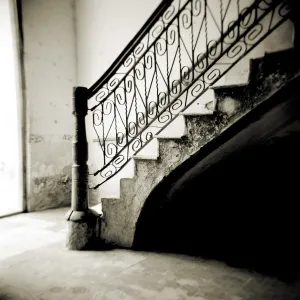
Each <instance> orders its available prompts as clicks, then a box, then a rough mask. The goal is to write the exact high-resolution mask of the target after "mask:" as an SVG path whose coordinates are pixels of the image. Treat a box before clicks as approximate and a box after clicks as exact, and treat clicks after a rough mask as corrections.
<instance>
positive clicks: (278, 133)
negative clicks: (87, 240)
mask: <svg viewBox="0 0 300 300" xmlns="http://www.w3.org/2000/svg"><path fill="white" fill-rule="evenodd" d="M293 101H297V102H298V103H299V101H298V97H296V98H295V99H294V100H293ZM278 111H281V112H282V110H278ZM294 112H295V115H293V113H291V114H290V115H291V119H290V120H289V121H287V122H285V123H284V125H282V126H280V127H278V128H276V126H273V125H272V124H271V123H270V122H271V119H270V118H269V119H268V118H265V119H263V118H262V122H267V123H268V124H269V123H270V124H269V126H270V127H272V126H273V127H274V130H272V131H269V134H268V135H266V136H264V138H263V139H258V140H256V141H255V143H251V145H248V146H247V147H241V148H238V147H237V148H236V149H235V151H231V152H226V151H225V152H226V155H225V154H224V155H223V154H222V153H221V154H220V155H219V156H220V157H221V159H219V160H211V163H210V162H209V160H208V162H207V164H206V166H205V167H203V165H202V167H201V166H200V165H201V162H200V163H199V166H198V167H197V165H195V166H194V167H193V168H192V169H191V170H189V171H187V172H186V173H185V174H183V175H182V176H181V177H180V178H179V179H177V180H176V181H173V182H171V181H169V182H168V179H166V181H165V184H162V185H160V186H159V187H158V188H157V189H156V190H155V191H154V192H153V193H152V195H151V196H150V197H149V199H148V200H147V203H146V204H147V206H146V205H145V210H144V211H143V213H142V214H141V218H140V220H139V223H138V227H137V231H136V237H135V243H134V245H135V247H136V248H138V249H143V250H152V251H167V252H176V253H187V254H192V255H200V256H203V257H207V258H214V259H221V260H224V261H226V262H228V263H229V264H231V265H233V266H236V267H243V268H249V269H254V270H256V271H260V272H263V273H267V274H271V275H274V276H277V277H280V278H282V279H292V278H294V277H295V276H296V274H297V272H298V269H299V266H300V246H299V241H298V239H299V238H298V237H299V231H300V226H299V225H300V218H299V214H300V211H299V203H298V202H299V198H300V197H299V189H300V183H299V178H300V175H299V172H300V118H299V114H300V111H299V110H296V111H295V110H294ZM275 116H276V114H275V115H274V117H275ZM295 116H296V118H295ZM255 130H258V131H262V130H265V128H263V127H261V126H258V129H255ZM253 132H254V131H253ZM253 132H252V133H253ZM253 134H254V133H253ZM252 137H253V135H252V136H251V138H252ZM249 140H250V137H249ZM238 141H239V140H238V139H237V141H235V143H236V142H238ZM224 149H225V148H224ZM225 152H224V153H225ZM222 155H223V158H222Z"/></svg>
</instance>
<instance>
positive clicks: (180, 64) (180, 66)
mask: <svg viewBox="0 0 300 300" xmlns="http://www.w3.org/2000/svg"><path fill="white" fill-rule="evenodd" d="M177 22H178V51H179V54H178V55H179V59H178V60H179V69H180V84H182V62H181V47H180V20H179V16H178V18H177Z"/></svg>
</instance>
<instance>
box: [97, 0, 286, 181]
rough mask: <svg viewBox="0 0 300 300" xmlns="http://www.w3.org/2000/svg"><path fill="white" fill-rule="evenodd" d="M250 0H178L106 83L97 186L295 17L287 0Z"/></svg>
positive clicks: (100, 106)
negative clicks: (272, 33)
mask: <svg viewBox="0 0 300 300" xmlns="http://www.w3.org/2000/svg"><path fill="white" fill-rule="evenodd" d="M248 2H249V5H248V6H247V7H242V6H241V5H242V1H240V0H231V1H225V0H211V1H207V0H185V1H179V0H174V1H173V2H172V3H171V5H170V6H169V7H168V8H166V10H165V11H164V12H163V13H162V14H161V16H160V18H159V19H158V21H156V22H155V23H153V24H154V25H153V26H152V28H150V29H149V30H148V31H147V32H146V33H145V34H144V36H143V37H142V38H141V40H140V41H139V42H138V43H137V44H136V46H135V47H134V49H133V50H132V52H131V53H129V54H128V55H127V56H126V57H125V58H124V60H123V63H122V66H121V67H120V69H119V70H118V71H117V72H116V73H114V74H112V75H111V76H110V77H109V78H108V80H107V81H106V82H105V83H104V84H103V86H101V88H99V90H98V92H97V94H96V95H95V97H94V98H93V101H94V102H95V104H94V106H92V108H91V110H92V120H93V127H94V130H95V132H96V134H97V137H98V140H99V143H100V149H101V151H102V156H103V157H104V159H103V165H102V166H101V168H100V169H99V170H98V171H96V172H95V173H94V175H95V176H98V177H97V178H99V181H100V183H99V184H98V185H97V186H96V187H98V186H100V185H101V184H102V183H104V182H105V181H107V180H108V179H109V178H111V177H112V176H114V175H115V174H116V173H118V172H119V171H120V170H121V169H122V168H123V167H124V166H125V165H126V163H127V162H128V161H129V160H130V159H131V157H132V156H133V155H135V154H136V153H137V152H138V151H140V150H141V149H142V148H143V147H144V146H145V145H147V144H148V143H149V142H150V141H151V140H152V139H153V138H154V136H155V135H156V134H158V133H159V132H160V131H162V130H163V129H164V128H165V127H166V126H168V124H170V122H172V121H173V120H174V119H175V118H176V117H177V116H178V114H179V113H180V112H182V111H183V110H185V109H186V108H187V107H188V106H189V105H191V104H192V103H193V102H194V101H195V100H196V99H198V98H199V97H200V96H202V95H203V94H204V93H205V92H206V91H207V89H208V88H209V87H210V86H211V85H213V84H214V83H215V82H216V81H217V80H219V79H220V78H221V77H222V76H223V74H225V73H226V72H227V71H228V70H229V69H230V68H232V67H233V66H234V65H235V64H236V63H237V62H238V61H239V60H240V59H242V58H243V57H244V56H245V55H246V54H247V53H248V52H249V51H251V49H253V47H255V46H256V45H257V44H258V43H259V42H260V41H261V40H263V39H264V38H265V37H267V36H268V35H269V34H270V33H271V32H272V31H273V30H274V29H275V28H276V27H277V26H279V25H280V24H282V23H283V22H284V21H285V20H286V19H287V16H288V13H289V6H288V5H287V1H284V0H282V1H272V0H248ZM213 3H218V5H217V6H213ZM234 9H236V13H234V12H233V10H234ZM268 14H271V15H272V17H271V18H269V19H268V18H267V17H266V16H268ZM234 16H237V17H234ZM264 20H270V21H267V22H269V23H268V24H266V22H265V23H264ZM211 28H215V31H213V30H212V29H211ZM224 61H225V63H224ZM91 101H92V100H91Z"/></svg>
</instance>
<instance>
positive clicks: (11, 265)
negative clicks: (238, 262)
mask: <svg viewBox="0 0 300 300" xmlns="http://www.w3.org/2000/svg"><path fill="white" fill-rule="evenodd" d="M66 211H67V209H57V210H51V211H44V212H40V213H32V214H23V215H18V216H13V217H8V218H5V219H0V299H1V300H8V299H9V300H21V299H22V300H36V299H39V300H50V299H51V300H52V299H53V300H54V299H64V300H66V299H72V300H83V299H84V300H85V299H92V300H98V299H101V300H118V299H126V300H134V299H137V300H151V299H153V300H154V299H155V300H185V299H189V300H213V299H214V300H216V299H217V300H221V299H223V300H244V299H248V300H251V299H252V300H253V299H255V300H269V299H275V298H276V299H278V300H294V299H300V298H297V297H299V296H300V293H299V285H298V284H291V285H287V284H285V283H282V282H280V281H278V280H276V279H274V278H268V277H265V276H262V275H260V274H257V273H250V272H248V271H246V270H239V269H235V268H231V267H228V266H226V265H225V264H224V263H222V262H217V261H213V260H211V261H207V260H203V259H201V258H198V257H191V256H186V255H179V254H167V253H150V252H148V253H147V252H136V251H130V250H123V249H114V250H110V251H82V252H79V251H68V250H67V249H66V248H65V247H64V240H65V236H66V221H65V220H64V216H65V213H66Z"/></svg>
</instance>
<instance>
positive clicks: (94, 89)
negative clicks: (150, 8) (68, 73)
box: [88, 0, 173, 98]
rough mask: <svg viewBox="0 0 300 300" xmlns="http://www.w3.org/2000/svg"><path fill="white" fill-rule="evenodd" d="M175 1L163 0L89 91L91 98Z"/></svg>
mask: <svg viewBox="0 0 300 300" xmlns="http://www.w3.org/2000/svg"><path fill="white" fill-rule="evenodd" d="M172 2H173V0H162V2H161V3H160V4H159V6H158V7H157V8H156V9H155V11H154V12H153V13H152V15H151V16H150V17H149V18H148V20H147V21H146V22H145V24H144V25H143V26H142V28H141V29H140V30H139V31H138V33H137V34H136V35H135V36H134V37H133V38H132V39H131V41H130V42H129V43H128V45H127V46H126V47H125V48H124V50H123V51H122V52H121V53H120V55H119V56H118V57H117V58H116V59H115V61H114V62H113V63H112V65H111V66H110V67H109V68H108V69H107V70H106V71H105V73H104V74H103V75H102V76H101V77H100V78H99V79H98V80H97V81H96V82H95V83H94V84H93V85H92V86H91V87H90V88H89V89H88V93H89V96H88V98H92V97H93V96H94V95H95V94H96V93H97V92H98V91H99V89H100V88H101V87H102V86H103V85H104V84H106V83H107V82H108V80H109V79H110V78H111V76H112V75H114V73H115V72H116V71H117V70H118V69H119V68H120V67H121V66H122V65H123V64H124V62H125V60H126V58H127V57H128V55H129V54H130V53H132V52H133V50H134V49H135V47H136V46H137V45H138V44H139V43H140V42H141V40H142V39H143V37H144V36H145V34H146V33H147V32H148V31H149V30H150V29H151V28H152V26H153V25H154V24H155V23H156V22H157V21H158V20H159V18H160V17H161V16H162V15H163V13H164V12H165V11H166V9H167V8H168V7H169V5H170V4H171V3H172Z"/></svg>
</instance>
